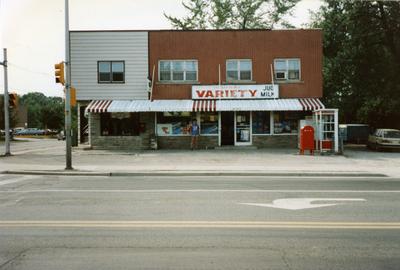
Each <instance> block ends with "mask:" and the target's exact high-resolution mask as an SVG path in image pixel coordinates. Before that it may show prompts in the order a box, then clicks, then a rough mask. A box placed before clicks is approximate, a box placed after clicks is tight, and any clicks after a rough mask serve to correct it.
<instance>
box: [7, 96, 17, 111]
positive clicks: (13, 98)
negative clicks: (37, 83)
mask: <svg viewBox="0 0 400 270" xmlns="http://www.w3.org/2000/svg"><path fill="white" fill-rule="evenodd" d="M8 105H9V106H10V107H11V108H16V107H17V106H18V95H17V93H9V94H8Z"/></svg>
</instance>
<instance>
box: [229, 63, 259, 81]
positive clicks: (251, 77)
mask: <svg viewBox="0 0 400 270" xmlns="http://www.w3.org/2000/svg"><path fill="white" fill-rule="evenodd" d="M233 61H236V62H237V73H238V74H237V75H238V79H237V80H232V79H229V78H228V62H233ZM240 61H250V80H242V79H241V78H240V71H241V70H240ZM225 69H226V74H225V76H226V81H227V82H237V81H243V82H249V81H252V80H253V60H252V59H227V60H226V63H225Z"/></svg>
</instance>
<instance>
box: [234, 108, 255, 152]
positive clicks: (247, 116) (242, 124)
mask: <svg viewBox="0 0 400 270" xmlns="http://www.w3.org/2000/svg"><path fill="white" fill-rule="evenodd" d="M235 119H236V121H235V145H251V141H252V140H251V113H250V112H236V113H235Z"/></svg>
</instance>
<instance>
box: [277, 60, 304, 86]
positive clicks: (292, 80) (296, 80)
mask: <svg viewBox="0 0 400 270" xmlns="http://www.w3.org/2000/svg"><path fill="white" fill-rule="evenodd" d="M290 60H297V61H299V78H298V79H289V61H290ZM277 61H285V62H286V69H285V71H284V72H285V78H284V79H280V78H277V76H276V74H277V71H276V69H275V64H276V62H277ZM274 80H276V81H278V82H282V81H289V82H298V81H301V59H300V58H275V59H274Z"/></svg>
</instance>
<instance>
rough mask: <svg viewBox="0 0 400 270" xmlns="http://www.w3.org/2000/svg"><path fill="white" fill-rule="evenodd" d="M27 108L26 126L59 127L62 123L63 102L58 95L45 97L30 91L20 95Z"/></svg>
mask: <svg viewBox="0 0 400 270" xmlns="http://www.w3.org/2000/svg"><path fill="white" fill-rule="evenodd" d="M20 102H21V103H22V104H24V105H25V106H26V107H27V109H28V127H36V128H46V129H47V128H49V129H60V128H62V126H63V123H64V102H63V100H62V98H60V97H46V96H45V95H44V94H43V93H39V92H32V93H28V94H25V95H23V96H22V97H21V99H20Z"/></svg>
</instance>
